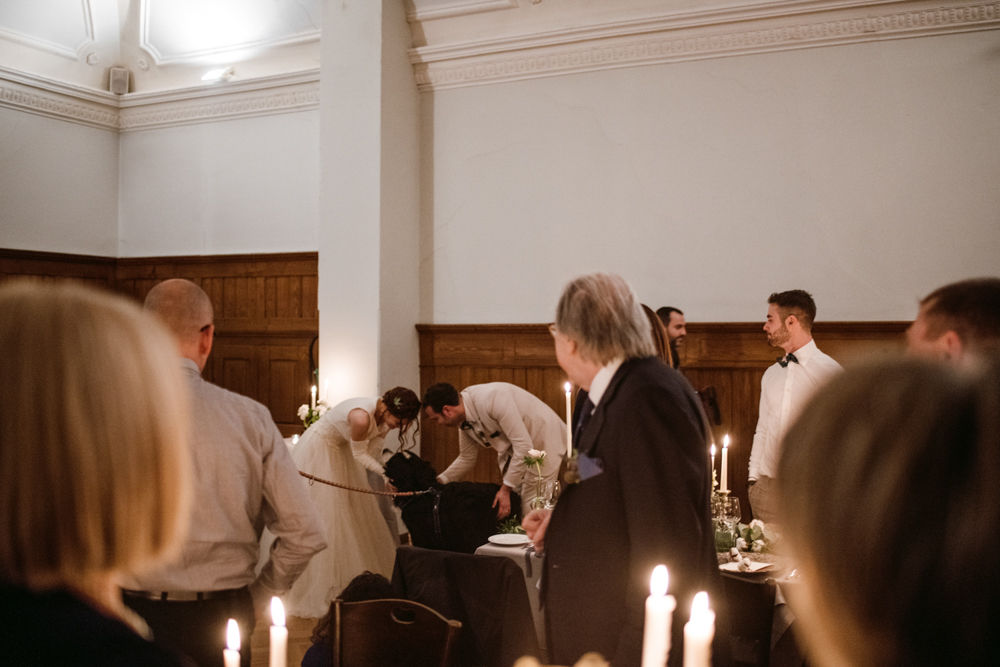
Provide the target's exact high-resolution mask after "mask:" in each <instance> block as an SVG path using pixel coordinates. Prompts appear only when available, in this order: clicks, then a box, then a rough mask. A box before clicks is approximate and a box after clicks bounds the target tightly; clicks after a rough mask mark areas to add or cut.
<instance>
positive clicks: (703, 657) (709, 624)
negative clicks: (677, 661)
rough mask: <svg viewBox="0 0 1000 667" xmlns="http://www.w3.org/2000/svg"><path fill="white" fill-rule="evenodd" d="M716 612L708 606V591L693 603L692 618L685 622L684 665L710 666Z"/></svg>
mask: <svg viewBox="0 0 1000 667" xmlns="http://www.w3.org/2000/svg"><path fill="white" fill-rule="evenodd" d="M713 637H715V612H714V611H712V610H711V609H709V608H708V593H706V592H705V591H702V592H700V593H698V594H697V595H695V596H694V601H693V602H692V603H691V618H690V619H689V620H688V622H687V623H685V624H684V667H710V665H711V664H712V638H713Z"/></svg>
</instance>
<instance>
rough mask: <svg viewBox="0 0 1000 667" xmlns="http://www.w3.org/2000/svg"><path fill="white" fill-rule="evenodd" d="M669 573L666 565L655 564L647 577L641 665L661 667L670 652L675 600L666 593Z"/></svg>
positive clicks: (665, 662) (643, 666) (675, 606)
mask: <svg viewBox="0 0 1000 667" xmlns="http://www.w3.org/2000/svg"><path fill="white" fill-rule="evenodd" d="M669 582H670V574H669V573H668V572H667V566H666V565H657V566H656V567H655V568H654V569H653V576H652V577H650V578H649V597H648V598H646V625H645V628H644V629H643V634H642V667H663V666H664V665H665V664H667V655H669V654H670V625H671V622H672V621H673V615H674V609H676V608H677V600H675V599H674V596H673V595H667V586H668V585H669Z"/></svg>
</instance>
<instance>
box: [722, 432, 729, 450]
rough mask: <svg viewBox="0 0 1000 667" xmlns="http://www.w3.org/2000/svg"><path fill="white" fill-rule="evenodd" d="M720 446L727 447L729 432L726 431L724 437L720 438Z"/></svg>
mask: <svg viewBox="0 0 1000 667" xmlns="http://www.w3.org/2000/svg"><path fill="white" fill-rule="evenodd" d="M722 446H723V447H728V446H729V434H728V433H727V434H726V437H724V438H723V439H722Z"/></svg>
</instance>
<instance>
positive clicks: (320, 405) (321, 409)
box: [316, 403, 330, 417]
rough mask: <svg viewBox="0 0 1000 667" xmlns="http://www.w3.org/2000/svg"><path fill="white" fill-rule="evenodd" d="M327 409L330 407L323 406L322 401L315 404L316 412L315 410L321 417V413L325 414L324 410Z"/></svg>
mask: <svg viewBox="0 0 1000 667" xmlns="http://www.w3.org/2000/svg"><path fill="white" fill-rule="evenodd" d="M329 409H330V408H328V407H326V406H325V405H323V404H322V403H320V404H318V405H317V406H316V412H317V413H319V416H320V417H322V416H323V415H325V414H326V411H327V410H329Z"/></svg>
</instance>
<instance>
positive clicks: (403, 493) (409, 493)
mask: <svg viewBox="0 0 1000 667" xmlns="http://www.w3.org/2000/svg"><path fill="white" fill-rule="evenodd" d="M299 474H300V475H302V476H303V477H305V478H306V479H308V480H309V484H310V485H312V483H313V482H319V483H321V484H329V485H330V486H335V487H337V488H338V489H345V490H347V491H357V492H358V493H370V494H372V495H373V496H392V497H394V498H395V497H397V496H422V495H424V494H426V493H434V489H424V490H423V491H374V490H372V489H359V488H358V487H356V486H348V485H347V484H338V483H337V482H331V481H330V480H328V479H323V478H322V477H316V476H315V475H310V474H309V473H307V472H302V471H301V470H300V471H299Z"/></svg>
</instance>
